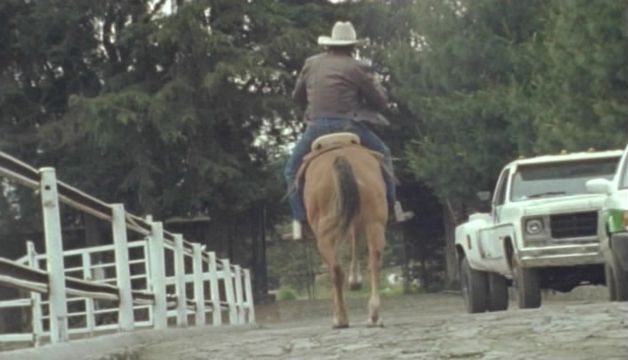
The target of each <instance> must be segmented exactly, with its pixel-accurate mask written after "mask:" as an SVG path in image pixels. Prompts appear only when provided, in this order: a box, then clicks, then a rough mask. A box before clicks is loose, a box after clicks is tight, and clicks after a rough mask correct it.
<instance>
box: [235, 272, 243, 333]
mask: <svg viewBox="0 0 628 360" xmlns="http://www.w3.org/2000/svg"><path fill="white" fill-rule="evenodd" d="M233 268H234V269H235V274H234V276H233V279H234V281H235V294H236V305H237V311H238V324H240V325H242V324H244V297H243V294H242V268H241V267H240V265H235V266H234V267H233Z"/></svg>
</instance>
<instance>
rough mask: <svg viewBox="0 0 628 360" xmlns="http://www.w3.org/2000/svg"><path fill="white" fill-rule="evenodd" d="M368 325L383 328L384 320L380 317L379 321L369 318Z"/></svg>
mask: <svg viewBox="0 0 628 360" xmlns="http://www.w3.org/2000/svg"><path fill="white" fill-rule="evenodd" d="M366 327H370V328H374V327H379V328H383V327H384V321H383V320H382V319H379V320H378V321H372V320H370V319H369V320H368V321H367V322H366Z"/></svg>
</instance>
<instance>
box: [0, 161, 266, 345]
mask: <svg viewBox="0 0 628 360" xmlns="http://www.w3.org/2000/svg"><path fill="white" fill-rule="evenodd" d="M0 176H4V177H7V178H10V179H12V180H14V181H15V182H17V183H19V184H22V185H25V186H27V187H30V188H32V189H34V190H35V191H38V192H39V195H40V197H41V203H42V207H41V208H42V215H43V220H44V240H45V247H46V252H45V254H37V253H36V251H35V247H34V245H33V243H32V242H28V243H27V249H26V252H27V254H26V255H25V256H23V257H22V258H20V259H17V260H11V259H6V258H3V257H0V284H2V285H5V286H9V287H14V288H17V289H21V290H23V291H24V292H26V293H27V294H28V296H29V297H28V298H20V299H12V300H5V301H0V308H22V309H26V310H27V311H28V310H30V319H31V324H30V327H29V328H30V332H29V333H25V332H24V333H16V334H0V342H8V341H32V342H33V344H34V345H35V346H37V345H39V344H40V343H41V342H42V340H43V339H46V338H47V339H48V340H49V341H50V342H51V343H58V342H64V341H68V340H69V337H70V335H73V334H90V335H91V334H94V333H96V332H98V331H112V330H118V331H131V330H134V329H135V328H138V327H149V326H150V327H154V328H157V329H162V328H165V327H167V326H168V325H169V324H171V325H172V324H176V326H188V325H189V322H190V320H191V319H193V320H192V322H193V324H194V325H195V326H201V325H205V324H207V322H208V321H207V320H208V315H209V314H211V324H212V325H215V326H218V325H222V324H223V311H224V312H226V314H227V316H228V321H229V324H245V323H254V322H255V312H254V306H253V295H252V294H253V293H252V287H251V274H250V271H249V270H248V269H242V268H241V267H240V266H238V265H231V264H230V262H229V259H218V258H217V257H216V254H215V253H214V252H208V251H205V250H204V248H203V247H202V246H201V245H200V244H198V243H192V242H188V241H186V240H185V239H184V238H183V236H182V235H181V234H175V233H171V232H168V231H166V230H164V229H163V225H162V223H161V222H158V221H153V220H152V218H151V217H147V218H141V217H139V216H136V215H133V214H130V213H127V212H126V211H125V209H124V206H123V205H122V204H108V203H105V202H103V201H101V200H99V199H97V198H95V197H92V196H90V195H89V194H86V193H84V192H82V191H80V190H77V189H75V188H73V187H71V186H69V185H67V184H65V183H63V182H61V181H58V180H57V179H56V175H55V170H54V169H53V168H42V169H39V170H37V169H35V168H33V167H31V166H29V165H28V164H26V163H23V162H21V161H19V160H17V159H15V158H13V157H11V156H9V155H7V154H5V153H2V152H0ZM60 202H61V203H65V204H66V205H68V206H69V207H71V208H73V209H75V210H78V211H81V212H85V213H88V214H90V215H93V216H95V217H97V218H99V219H101V220H104V221H107V222H109V223H110V224H111V230H112V231H111V233H112V243H111V244H106V245H100V246H94V247H88V248H83V249H73V250H64V249H63V241H62V240H63V239H62V227H61V221H60V208H59V203H60ZM129 233H133V234H135V235H138V234H139V235H140V236H142V238H141V239H140V240H135V241H128V238H127V237H128V236H129ZM131 249H139V250H141V256H140V257H135V258H131V257H130V250H131ZM104 254H108V255H110V256H109V258H111V255H112V254H113V259H114V260H110V261H109V262H96V263H94V261H93V260H92V259H93V257H94V256H95V255H104ZM166 255H171V256H166ZM69 258H75V259H80V261H79V262H80V265H73V266H69V267H64V263H65V262H66V261H67V260H68V259H69ZM168 259H173V260H171V261H170V262H168ZM167 267H168V269H171V271H169V272H170V274H167V271H166V268H167ZM44 268H45V270H43V269H44ZM75 304H79V305H81V306H79V307H80V309H78V310H76V309H74V307H75ZM111 304H113V306H112V305H111ZM142 313H145V315H144V316H142V315H141V314H142ZM108 315H115V321H114V322H113V323H111V321H109V323H103V320H102V319H103V318H104V317H105V316H108ZM74 318H82V319H83V321H82V322H75V321H73V322H72V324H70V322H69V320H70V319H74ZM172 318H174V319H175V320H174V321H170V322H169V319H172ZM75 323H78V324H79V326H77V325H75Z"/></svg>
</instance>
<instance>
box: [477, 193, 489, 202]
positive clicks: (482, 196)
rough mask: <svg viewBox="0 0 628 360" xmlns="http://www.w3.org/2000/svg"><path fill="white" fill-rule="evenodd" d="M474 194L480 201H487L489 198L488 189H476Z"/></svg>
mask: <svg viewBox="0 0 628 360" xmlns="http://www.w3.org/2000/svg"><path fill="white" fill-rule="evenodd" d="M475 195H476V196H477V197H478V199H480V201H488V200H489V199H490V198H491V192H490V191H478V192H477V193H476V194H475Z"/></svg>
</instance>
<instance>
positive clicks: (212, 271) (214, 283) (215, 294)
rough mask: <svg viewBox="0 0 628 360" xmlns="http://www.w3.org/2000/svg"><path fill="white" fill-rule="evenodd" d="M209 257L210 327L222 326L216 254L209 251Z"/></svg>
mask: <svg viewBox="0 0 628 360" xmlns="http://www.w3.org/2000/svg"><path fill="white" fill-rule="evenodd" d="M208 256H209V291H211V301H212V307H213V310H212V325H214V326H218V325H222V306H221V305H220V291H219V290H218V265H217V264H216V253H215V252H213V251H210V252H209V253H208Z"/></svg>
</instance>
